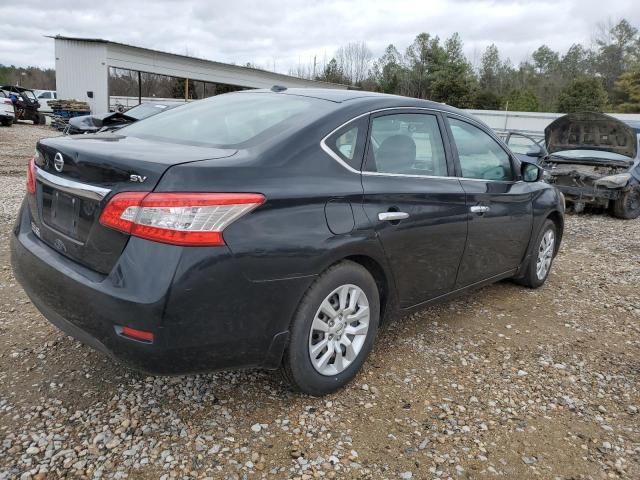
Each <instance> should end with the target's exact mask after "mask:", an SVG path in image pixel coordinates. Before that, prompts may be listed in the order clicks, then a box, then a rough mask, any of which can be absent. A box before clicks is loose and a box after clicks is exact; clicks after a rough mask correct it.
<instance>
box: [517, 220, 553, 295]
mask: <svg viewBox="0 0 640 480" xmlns="http://www.w3.org/2000/svg"><path fill="white" fill-rule="evenodd" d="M557 236H558V229H557V227H556V224H555V223H553V221H552V220H549V219H547V220H545V222H544V224H543V225H542V228H541V229H540V232H539V233H538V237H537V239H536V243H535V245H536V247H535V250H534V252H533V254H532V255H531V257H530V258H529V260H528V263H527V266H526V271H525V274H524V275H523V276H522V277H521V278H519V279H518V280H517V282H518V283H519V284H521V285H524V286H526V287H529V288H539V287H541V286H542V285H544V283H545V282H546V281H547V277H548V276H549V272H550V271H551V265H552V263H553V259H554V257H555V254H556V239H557Z"/></svg>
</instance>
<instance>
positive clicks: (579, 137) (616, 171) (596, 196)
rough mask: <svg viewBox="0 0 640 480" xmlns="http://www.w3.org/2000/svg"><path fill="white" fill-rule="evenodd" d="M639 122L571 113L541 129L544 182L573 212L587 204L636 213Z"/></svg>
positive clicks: (628, 215)
mask: <svg viewBox="0 0 640 480" xmlns="http://www.w3.org/2000/svg"><path fill="white" fill-rule="evenodd" d="M639 141H640V125H638V124H635V125H633V124H632V125H629V124H626V123H624V122H622V121H620V120H617V119H616V118H614V117H611V116H609V115H605V114H602V113H572V114H569V115H565V116H563V117H560V118H558V119H556V120H555V121H554V122H553V123H551V124H550V125H549V126H548V127H547V128H546V129H545V142H546V148H547V150H548V151H549V155H548V156H547V157H545V159H544V160H543V161H542V163H541V166H542V167H543V168H544V169H545V170H546V171H547V172H548V177H549V178H548V181H549V183H551V184H552V185H554V186H555V187H557V188H558V189H559V190H560V191H561V192H562V193H563V194H564V195H565V197H566V200H567V204H568V205H569V206H570V207H571V208H573V209H574V210H575V211H576V212H581V211H583V210H584V208H585V206H586V205H597V206H600V207H604V208H608V209H610V211H611V213H612V214H613V215H614V216H615V217H618V218H623V219H633V218H638V217H639V216H640V157H639V155H638V143H639Z"/></svg>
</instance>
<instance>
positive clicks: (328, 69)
mask: <svg viewBox="0 0 640 480" xmlns="http://www.w3.org/2000/svg"><path fill="white" fill-rule="evenodd" d="M318 80H322V81H323V82H331V83H344V84H348V83H349V79H347V77H346V76H345V75H344V72H343V71H342V69H341V68H340V66H339V65H338V61H337V60H336V59H335V58H332V59H331V60H330V61H329V63H327V65H326V66H325V67H324V72H322V73H321V74H320V75H318Z"/></svg>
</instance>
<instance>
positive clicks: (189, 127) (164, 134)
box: [121, 92, 332, 148]
mask: <svg viewBox="0 0 640 480" xmlns="http://www.w3.org/2000/svg"><path fill="white" fill-rule="evenodd" d="M331 108H332V105H331V103H330V102H327V101H324V100H319V99H316V98H311V97H303V96H297V95H279V94H271V93H260V92H257V93H249V92H247V93H228V94H225V95H218V96H215V97H209V98H206V99H204V100H198V101H197V102H191V103H189V104H186V105H182V106H180V107H178V108H174V109H171V110H169V111H166V112H163V113H162V114H161V115H153V116H151V117H148V118H145V119H144V120H141V121H139V122H136V123H134V124H132V125H130V126H127V127H124V128H123V129H122V130H121V132H122V133H123V134H126V135H131V136H135V137H138V136H139V137H145V138H153V139H158V140H164V141H174V142H178V143H187V144H195V145H211V146H216V147H228V148H231V147H240V146H242V147H245V146H248V145H249V144H251V145H255V144H258V143H260V142H262V141H266V140H269V139H272V138H273V136H274V135H276V134H283V133H284V132H286V131H287V130H290V129H294V128H300V126H301V125H304V124H307V123H310V122H312V121H313V120H315V119H317V118H320V117H321V116H322V115H323V114H325V113H326V112H327V111H328V110H330V109H331Z"/></svg>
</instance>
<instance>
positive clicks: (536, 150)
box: [527, 144, 544, 158]
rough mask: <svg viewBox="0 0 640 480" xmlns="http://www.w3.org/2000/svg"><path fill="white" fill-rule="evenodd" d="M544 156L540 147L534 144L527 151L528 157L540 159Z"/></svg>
mask: <svg viewBox="0 0 640 480" xmlns="http://www.w3.org/2000/svg"><path fill="white" fill-rule="evenodd" d="M542 156H544V151H543V150H542V147H541V146H540V145H537V144H533V145H531V146H530V147H529V150H527V157H535V158H540V157H542Z"/></svg>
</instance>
